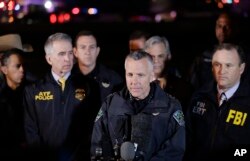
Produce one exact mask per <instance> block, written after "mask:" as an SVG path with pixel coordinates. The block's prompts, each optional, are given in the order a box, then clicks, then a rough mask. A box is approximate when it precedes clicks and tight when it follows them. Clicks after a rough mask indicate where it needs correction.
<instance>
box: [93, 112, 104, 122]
mask: <svg viewBox="0 0 250 161" xmlns="http://www.w3.org/2000/svg"><path fill="white" fill-rule="evenodd" d="M102 115H103V112H102V109H100V110H99V112H98V114H97V116H96V118H95V122H96V121H98V120H99V119H100V118H101V117H102Z"/></svg>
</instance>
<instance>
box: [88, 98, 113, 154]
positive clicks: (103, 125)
mask: <svg viewBox="0 0 250 161" xmlns="http://www.w3.org/2000/svg"><path fill="white" fill-rule="evenodd" d="M107 102H108V101H104V103H103V104H102V106H101V108H100V110H99V112H98V114H97V116H96V119H95V123H94V127H93V132H92V138H91V157H98V156H99V155H101V156H102V157H108V156H113V155H112V152H111V151H110V149H112V142H111V139H110V135H109V132H108V123H107V121H108V115H107V107H108V103H107ZM98 151H99V152H100V151H101V152H102V154H97V153H98Z"/></svg>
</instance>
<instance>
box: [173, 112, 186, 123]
mask: <svg viewBox="0 0 250 161" xmlns="http://www.w3.org/2000/svg"><path fill="white" fill-rule="evenodd" d="M173 117H174V119H175V120H176V121H177V123H178V124H179V125H180V126H185V120H184V114H183V112H182V111H181V110H177V111H175V112H174V114H173Z"/></svg>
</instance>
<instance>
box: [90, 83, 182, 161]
mask: <svg viewBox="0 0 250 161" xmlns="http://www.w3.org/2000/svg"><path fill="white" fill-rule="evenodd" d="M153 86H154V88H155V89H154V91H153V92H152V96H151V98H150V99H148V100H147V101H146V102H143V103H142V105H143V106H144V107H143V108H142V110H141V111H140V112H138V113H137V114H135V112H134V107H132V100H131V96H130V94H129V92H128V90H127V89H123V90H121V91H120V92H116V93H114V94H112V95H110V96H108V97H107V99H106V101H105V102H104V103H103V105H102V107H101V109H100V111H99V113H98V115H97V117H96V120H95V125H94V129H93V133H92V143H91V153H92V156H94V157H98V155H102V157H104V160H105V158H106V159H107V158H115V157H118V158H119V157H120V156H119V149H118V154H117V147H118V148H119V147H120V146H121V144H122V143H123V142H125V141H131V142H133V143H136V144H138V150H139V151H140V152H142V153H140V154H144V155H143V158H144V161H167V160H169V161H181V160H182V157H183V154H184V150H185V125H184V124H185V122H184V116H183V113H182V111H181V105H180V103H179V101H177V100H176V99H175V98H173V97H171V96H169V95H168V94H166V93H165V92H164V91H163V90H162V89H161V88H160V87H159V86H158V85H156V84H151V91H152V87H153ZM136 117H137V119H136ZM138 120H141V121H138ZM100 149H101V150H100ZM100 151H102V153H101V154H98V153H99V152H100ZM138 160H142V159H138Z"/></svg>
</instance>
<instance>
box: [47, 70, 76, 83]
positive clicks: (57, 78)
mask: <svg viewBox="0 0 250 161" xmlns="http://www.w3.org/2000/svg"><path fill="white" fill-rule="evenodd" d="M51 73H52V76H53V78H54V79H55V80H56V82H58V80H59V78H61V77H60V76H59V75H57V74H56V73H55V72H53V71H52V70H51ZM70 74H71V73H70V72H68V73H66V74H65V75H64V76H63V78H64V79H65V80H67V79H68V78H69V76H70Z"/></svg>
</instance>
